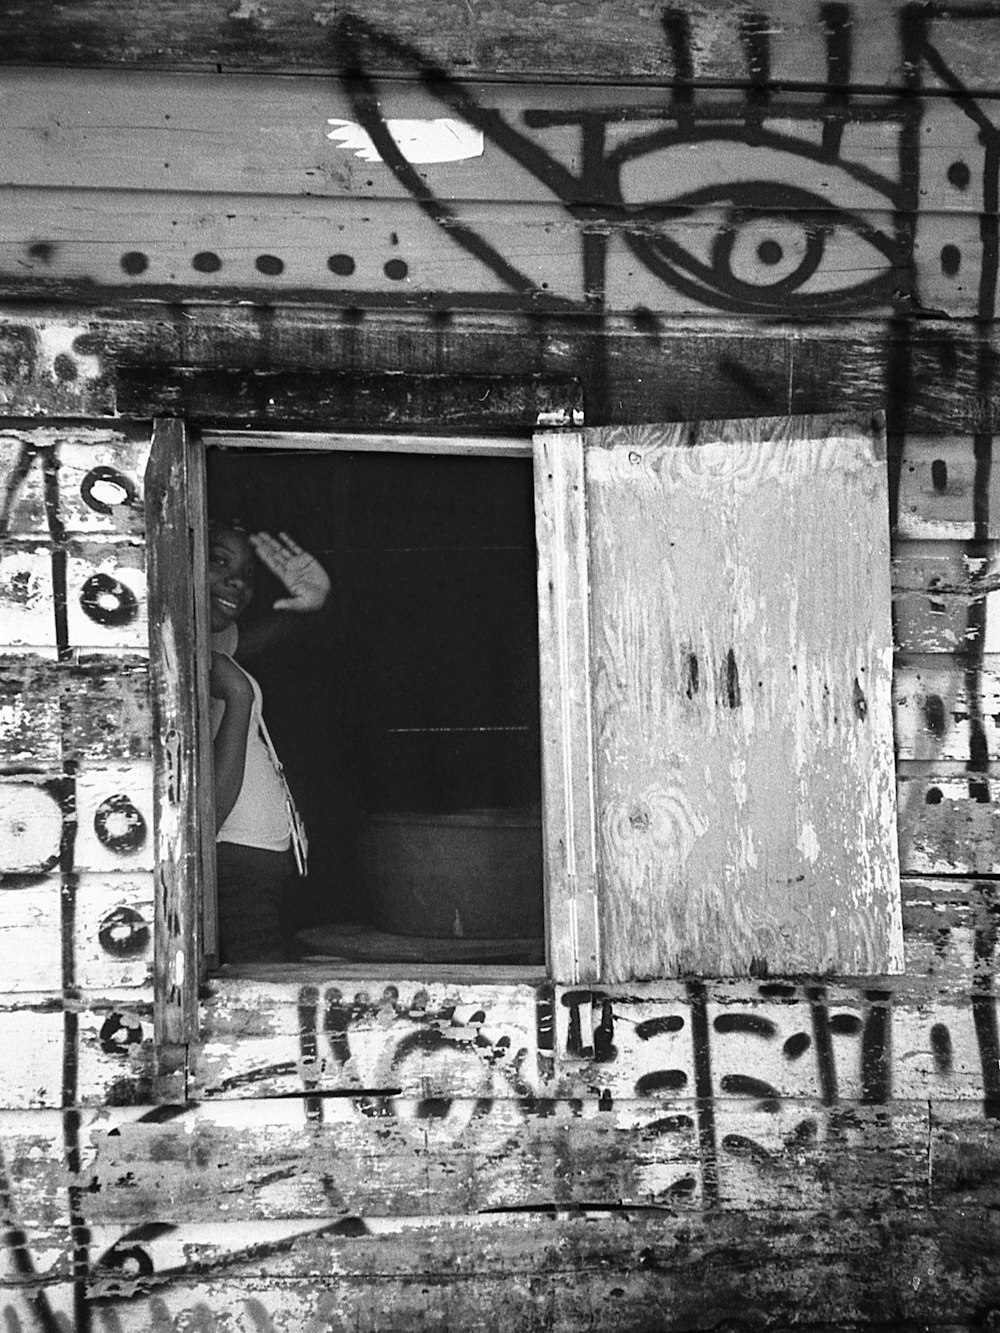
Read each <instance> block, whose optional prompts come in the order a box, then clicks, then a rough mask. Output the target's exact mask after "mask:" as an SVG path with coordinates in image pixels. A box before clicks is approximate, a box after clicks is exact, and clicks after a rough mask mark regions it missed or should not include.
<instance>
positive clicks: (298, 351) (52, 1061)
mask: <svg viewBox="0 0 1000 1333" xmlns="http://www.w3.org/2000/svg"><path fill="white" fill-rule="evenodd" d="M0 15H2V24H0V26H2V29H3V36H4V41H3V42H2V43H0V61H4V62H10V63H8V64H7V66H6V67H5V69H4V78H3V80H2V86H0V105H2V107H3V115H2V119H3V122H4V134H3V143H2V144H0V161H2V163H3V171H2V173H0V180H2V181H3V185H2V187H0V190H2V195H3V204H4V207H3V209H2V210H0V293H2V295H3V297H4V304H3V306H2V307H0V403H2V405H3V409H4V410H5V411H6V412H8V413H10V414H15V415H16V416H18V417H20V418H23V419H22V420H17V421H10V422H8V423H6V424H5V426H4V429H3V431H2V434H0V470H2V480H0V514H2V516H3V521H4V530H3V541H2V547H0V555H2V566H0V599H2V600H0V639H2V640H3V644H2V646H0V682H2V691H3V693H2V697H0V729H2V736H3V750H2V756H3V771H2V774H0V784H2V794H0V840H2V848H3V865H2V867H0V870H2V873H3V878H2V880H0V931H2V932H3V939H4V942H5V948H4V952H3V958H4V962H3V966H2V968H0V987H2V991H0V1052H2V1053H3V1056H4V1058H3V1059H2V1060H0V1106H2V1108H3V1109H2V1112H0V1204H2V1210H3V1220H4V1226H5V1231H4V1240H5V1248H4V1250H3V1259H2V1267H0V1283H2V1288H0V1310H2V1312H3V1317H4V1321H5V1325H6V1327H7V1328H9V1329H10V1330H11V1333H14V1330H18V1333H20V1331H21V1330H28V1329H39V1330H44V1331H45V1333H50V1331H51V1330H55V1329H60V1330H80V1331H81V1333H88V1330H95V1331H96V1333H105V1331H106V1333H126V1331H129V1333H130V1331H131V1330H147V1329H154V1330H156V1333H165V1330H168V1329H177V1330H180V1329H183V1328H198V1329H203V1330H213V1333H214V1330H219V1331H220V1333H221V1330H223V1329H227V1330H228V1329H239V1330H241V1333H242V1331H243V1330H253V1331H254V1333H261V1331H262V1330H275V1333H277V1331H279V1330H280V1331H281V1333H293V1331H296V1333H297V1331H298V1330H303V1329H315V1330H319V1329H322V1328H334V1329H339V1328H347V1327H349V1328H361V1329H368V1328H370V1329H379V1330H385V1329H401V1330H403V1329H405V1330H407V1331H408V1333H409V1331H410V1330H418V1329H425V1328H426V1329H430V1328H435V1329H440V1328H449V1329H454V1330H463V1333H464V1331H465V1330H471V1329H483V1330H491V1329H498V1328H499V1329H508V1328H509V1329H519V1330H520V1329H536V1328H537V1329H541V1328H557V1329H560V1330H572V1329H592V1328H600V1329H608V1330H612V1329H630V1330H631V1329H636V1330H638V1329H648V1330H656V1331H657V1333H660V1331H661V1330H667V1329H682V1328H684V1329H686V1328H692V1327H698V1328H704V1329H719V1330H721V1329H733V1328H739V1327H756V1328H770V1329H774V1330H778V1329H784V1328H787V1327H790V1326H793V1325H796V1324H812V1325H813V1326H817V1327H821V1328H826V1329H831V1330H832V1329H848V1328H849V1329H851V1330H852V1333H853V1331H854V1330H857V1329H863V1328H869V1329H875V1328H886V1327H889V1326H891V1327H893V1328H896V1329H906V1330H908V1331H909V1330H916V1329H917V1328H920V1329H922V1330H923V1329H928V1328H936V1329H941V1330H949V1331H950V1333H955V1331H957V1330H959V1329H962V1330H970V1329H972V1328H976V1329H981V1328H989V1327H992V1326H993V1325H994V1324H995V1323H996V1321H997V1319H998V1318H1000V1276H998V1272H997V1265H996V1253H997V1246H998V1243H1000V1235H998V1232H997V1212H996V1204H997V1178H998V1161H1000V1156H998V1154H1000V1143H998V1129H997V1125H998V1123H1000V1034H998V1014H997V999H996V995H995V990H994V972H995V966H996V945H997V929H996V885H997V877H998V875H1000V865H998V846H1000V839H998V832H1000V829H998V824H1000V820H998V814H997V811H998V802H1000V772H998V769H997V761H998V757H1000V756H998V744H1000V737H998V730H1000V723H998V705H997V689H998V678H1000V657H998V656H997V655H998V654H1000V587H998V573H1000V554H998V538H1000V533H998V530H997V527H998V521H1000V520H998V514H1000V497H998V494H997V490H998V486H1000V482H998V476H1000V470H998V469H997V468H995V467H993V465H992V454H993V443H992V441H993V432H994V431H995V430H996V429H997V422H998V418H1000V376H998V366H1000V338H998V333H997V326H996V317H997V275H998V269H1000V250H998V217H1000V181H998V164H1000V113H998V111H997V105H998V104H997V102H996V93H997V91H998V79H997V73H996V60H995V52H996V50H997V47H998V44H1000V14H998V12H997V10H996V7H995V6H993V5H987V6H967V7H962V8H958V7H952V8H945V7H940V8H933V9H932V8H931V7H928V6H914V5H908V4H897V3H889V0H884V2H883V3H865V4H862V3H861V2H860V0H857V3H855V4H853V5H852V4H849V3H847V4H821V5H815V6H814V5H811V4H810V5H803V4H800V3H797V0H796V3H791V2H789V3H783V2H779V0H773V3H763V4H761V5H758V6H756V7H755V8H754V10H753V12H749V11H748V10H746V9H745V7H742V6H736V5H724V6H723V5H708V4H696V3H690V4H688V3H684V4H678V5H673V6H666V7H661V8H656V7H649V6H635V5H628V4H618V3H613V4H600V5H598V4H597V3H593V4H591V3H579V4H571V5H559V6H529V5H527V4H524V3H521V2H520V0H517V2H516V3H505V4H503V5H501V4H495V3H479V0H474V2H473V3H470V4H463V5H461V6H459V5H445V4H443V3H437V0H435V2H434V3H430V4H427V5H421V6H412V5H398V4H396V5H388V4H384V3H373V4H370V5H369V4H366V5H365V7H364V21H361V20H359V19H355V18H352V17H351V16H350V15H349V14H345V12H344V11H343V9H342V8H341V7H339V6H336V7H335V6H333V5H332V4H326V3H316V2H315V0H314V2H313V3H310V4H308V5H306V4H302V3H299V0H295V3H289V4H285V5H282V6H280V7H279V6H277V5H271V4H268V3H249V2H248V0H241V2H240V3H238V4H234V3H233V0H226V3H225V4H223V3H221V2H219V3H212V4H201V3H199V4H194V3H192V2H189V0H170V2H169V3H160V4H158V5H156V6H153V5H151V4H148V3H145V0H144V2H143V3H141V4H139V5H136V6H131V7H128V6H122V5H111V4H107V3H95V4H89V5H87V6H85V7H82V6H29V5H23V4H17V5H13V4H5V5H2V6H0ZM18 66H20V68H19V67H18ZM28 66H31V68H30V69H29V68H28ZM43 66H44V68H43ZM56 66H58V67H56ZM94 66H101V67H102V68H100V69H95V68H93V67H94ZM231 71H239V73H231ZM292 72H297V77H296V78H295V79H291V78H289V77H286V76H287V75H289V74H290V73H292ZM279 76H282V77H279ZM497 76H500V80H501V81H500V82H496V81H494V80H495V79H496V77H497ZM522 80H523V81H522ZM414 118H423V119H447V118H450V119H454V120H457V121H460V122H462V123H463V124H464V125H465V126H466V127H471V130H472V131H474V132H475V133H474V134H473V135H469V134H468V133H467V131H466V130H463V131H462V133H463V134H465V135H466V139H465V142H466V145H467V146H468V145H472V148H473V149H474V150H475V151H474V152H473V155H472V156H470V157H468V158H455V159H454V160H451V161H444V162H422V163H413V162H411V161H410V160H409V159H408V158H407V156H406V154H405V153H404V152H402V151H400V150H399V149H398V148H394V147H393V143H394V140H393V138H392V134H391V132H390V129H389V127H388V122H389V121H393V122H395V121H398V120H406V119H414ZM329 120H335V121H347V122H351V123H352V124H355V125H357V126H358V127H360V128H359V129H358V130H350V129H348V127H346V126H340V127H339V128H340V129H347V132H348V137H350V138H351V139H352V140H354V141H355V144H354V146H353V147H352V146H350V144H348V143H345V140H344V137H343V136H342V137H340V138H334V139H330V138H327V131H328V130H330V129H336V128H337V127H335V126H330V125H328V123H327V122H328V121H329ZM362 131H363V132H364V134H366V135H367V136H368V139H370V140H371V142H372V145H373V146H374V149H375V152H376V156H381V157H382V158H383V159H384V161H382V162H378V161H374V160H371V154H370V153H369V154H368V155H367V156H360V157H359V156H358V152H359V151H363V150H364V148H365V146H366V144H365V141H364V139H363V138H362V137H361V133H362ZM477 135H481V144H482V151H481V153H480V152H479V151H478V146H479V143H480V140H479V139H478V138H477V137H476V136H477ZM401 137H403V138H404V142H405V136H402V135H401ZM408 151H409V152H410V155H411V156H414V155H415V154H414V150H413V149H412V147H411V148H410V149H409V150H408ZM560 384H561V385H565V386H567V391H568V393H569V395H570V396H572V394H573V393H574V392H577V391H578V386H582V390H583V397H584V402H585V407H586V413H587V421H588V424H591V425H598V424H602V425H603V424H615V423H625V424H627V423H637V422H644V421H671V420H696V419H719V418H725V417H750V416H764V415H771V416H773V415H781V414H784V413H814V412H842V411H848V410H858V411H867V410H870V409H872V408H873V407H874V408H878V407H881V408H884V410H885V411H886V416H887V423H888V431H889V458H888V481H889V497H890V513H891V520H892V528H893V551H892V567H893V607H894V635H895V643H896V662H895V671H894V681H893V690H894V705H895V724H896V748H897V781H898V811H899V852H900V860H901V865H902V872H903V876H904V879H903V926H904V954H905V970H904V972H903V973H902V974H901V975H898V976H895V977H892V978H886V977H865V978H851V977H835V978H822V979H821V978H800V977H794V978H781V977H779V978H769V979H767V980H765V981H761V982H759V983H749V982H744V983H735V982H723V981H706V980H704V979H698V978H692V979H690V980H688V981H686V982H684V981H674V982H648V983H643V984H641V985H635V986H628V987H609V988H596V987H594V986H586V987H580V988H578V989H574V990H566V989H564V988H556V987H552V986H550V985H549V984H547V983H545V982H544V981H541V980H536V981H532V980H530V979H523V978H522V979H521V980H515V979H512V978H506V979H505V978H503V977H496V978H494V979H492V980H490V981H483V980H482V979H477V978H476V977H475V976H473V975H469V974H467V973H466V974H453V975H449V974H448V973H447V972H446V971H445V970H441V969H419V973H420V974H419V975H414V972H415V971H418V970H417V969H406V970H405V973H406V974H404V971H403V970H402V969H401V970H400V974H399V975H394V976H373V975H362V974H361V973H360V972H359V971H358V970H357V969H354V970H352V969H348V968H332V967H331V968H330V969H309V968H304V967H303V968H298V969H296V968H291V969H288V970H287V971H286V972H284V973H282V974H281V975H280V976H277V977H274V976H272V977H270V978H268V979H262V978H260V977H257V978H254V977H249V976H244V977H242V978H240V977H233V976H231V977H220V978H215V979H213V980H212V981H211V982H210V983H209V985H208V986H207V988H206V990H205V992H204V995H203V998H202V1005H201V1015H200V1017H201V1025H202V1026H201V1034H200V1039H199V1042H198V1043H197V1044H195V1045H193V1046H192V1047H191V1048H190V1050H188V1051H187V1052H186V1053H185V1054H186V1059H182V1060H181V1061H180V1063H178V1064H176V1065H171V1063H170V1062H169V1061H168V1062H161V1063H160V1065H159V1067H158V1065H157V1061H156V1058H155V1050H154V1043H153V1033H152V986H151V940H152V934H151V927H152V910H153V896H154V890H153V865H152V860H151V842H150V840H149V836H148V830H149V828H150V826H151V825H150V821H151V817H152V814H151V799H152V773H151V764H150V754H151V723H150V713H149V689H148V657H147V643H148V639H147V626H146V624H145V621H144V614H145V611H144V608H145V604H146V595H145V588H146V585H145V569H146V560H145V544H144V539H145V531H144V520H143V510H142V493H141V492H142V479H143V472H144V466H145V454H146V450H147V449H148V442H149V420H150V418H152V417H153V416H155V415H157V414H168V415H169V414H172V413H177V414H181V413H182V414H185V415H186V416H188V417H189V418H191V419H192V420H193V421H195V422H202V423H206V422H208V423H211V424H218V425H226V426H240V425H247V424H253V425H258V426H261V427H265V428H269V429H280V428H281V427H282V426H286V425H288V424H290V423H294V424H296V425H298V426H300V427H301V426H309V425H313V426H322V427H323V428H325V429H330V428H335V427H337V426H338V425H343V426H345V427H354V428H364V427H366V426H367V427H371V426H375V425H378V426H380V427H383V428H384V427H386V426H387V425H388V426H399V427H405V428H408V429H420V428H427V429H430V430H435V431H439V430H441V429H446V428H462V429H465V430H476V429H484V428H485V429H488V430H490V431H491V432H492V431H496V430H500V429H510V428H514V427H516V428H517V429H519V430H521V431H523V432H524V433H525V434H526V435H527V434H528V433H530V430H531V428H532V427H533V426H534V424H535V421H534V418H535V414H536V411H537V407H538V402H539V397H540V394H541V395H542V396H543V397H544V396H547V401H548V400H554V399H555V398H556V397H557V396H558V392H557V390H556V389H554V388H553V386H558V385H560ZM574 386H577V387H576V388H574ZM86 418H96V419H98V420H96V421H93V422H91V423H90V424H83V423H84V419H86ZM40 431H41V434H40V433H39V432H40ZM102 469H112V470H113V471H112V474H110V475H109V474H108V473H107V472H105V471H102ZM95 470H96V471H95ZM116 497H117V498H116ZM102 506H103V508H102ZM105 511H107V512H105ZM143 829H144V830H145V831H146V836H145V837H144V838H142V837H140V830H143ZM175 1054H176V1053H175Z"/></svg>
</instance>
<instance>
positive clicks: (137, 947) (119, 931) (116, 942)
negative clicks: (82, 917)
mask: <svg viewBox="0 0 1000 1333" xmlns="http://www.w3.org/2000/svg"><path fill="white" fill-rule="evenodd" d="M97 939H98V942H99V944H100V946H101V948H102V949H103V950H104V952H105V953H106V954H110V955H111V957H112V958H139V957H141V956H142V954H144V953H145V952H146V949H147V948H148V947H149V941H150V931H149V926H148V925H147V924H146V920H145V918H144V917H143V916H142V914H141V913H140V912H137V911H136V910H135V908H134V907H116V908H114V910H113V911H111V912H109V913H108V914H107V916H105V917H104V918H103V920H102V921H101V924H100V925H99V926H98V928H97Z"/></svg>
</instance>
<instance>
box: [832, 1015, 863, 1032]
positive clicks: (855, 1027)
mask: <svg viewBox="0 0 1000 1333" xmlns="http://www.w3.org/2000/svg"><path fill="white" fill-rule="evenodd" d="M830 1031H831V1032H833V1033H835V1034H836V1035H837V1036H838V1037H852V1036H854V1034H855V1033H856V1032H860V1031H861V1019H860V1018H858V1016H857V1014H834V1015H833V1016H832V1017H831V1019H830Z"/></svg>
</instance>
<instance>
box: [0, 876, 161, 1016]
mask: <svg viewBox="0 0 1000 1333" xmlns="http://www.w3.org/2000/svg"><path fill="white" fill-rule="evenodd" d="M9 883H10V881H9V880H8V881H7V883H6V884H5V885H4V888H3V891H0V941H2V948H3V955H4V960H5V961H4V966H3V969H2V971H0V994H6V995H8V996H9V995H13V994H16V993H17V992H25V991H27V992H39V991H52V992H56V993H59V992H61V991H62V988H63V984H64V966H65V963H64V950H63V943H62V942H63V939H64V937H67V938H68V940H69V941H71V944H69V950H71V958H72V962H71V968H72V971H71V974H70V975H71V978H72V983H73V984H74V985H76V986H81V987H83V988H84V989H86V990H90V991H98V992H100V991H102V990H112V989H113V990H121V989H123V988H125V987H129V986H138V987H148V988H151V987H152V970H153V937H152V923H153V875H152V873H151V872H149V871H145V872H135V871H133V872H131V873H129V872H124V873H107V872H105V873H103V874H98V873H89V874H88V873H83V874H74V875H73V876H72V878H71V880H70V881H69V882H68V883H65V884H64V883H63V881H62V880H61V878H60V876H59V875H58V874H51V875H48V876H43V877H39V878H37V879H33V880H28V881H25V882H22V883H21V884H19V885H17V886H16V887H9ZM136 998H149V997H148V995H147V996H145V997H136Z"/></svg>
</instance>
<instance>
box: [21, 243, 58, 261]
mask: <svg viewBox="0 0 1000 1333" xmlns="http://www.w3.org/2000/svg"><path fill="white" fill-rule="evenodd" d="M55 253H56V247H55V246H54V245H53V244H52V242H51V241H34V242H33V243H32V244H31V245H29V246H28V254H29V255H30V256H31V258H32V259H40V260H41V261H42V263H43V264H51V262H52V260H53V258H54V256H55Z"/></svg>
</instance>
